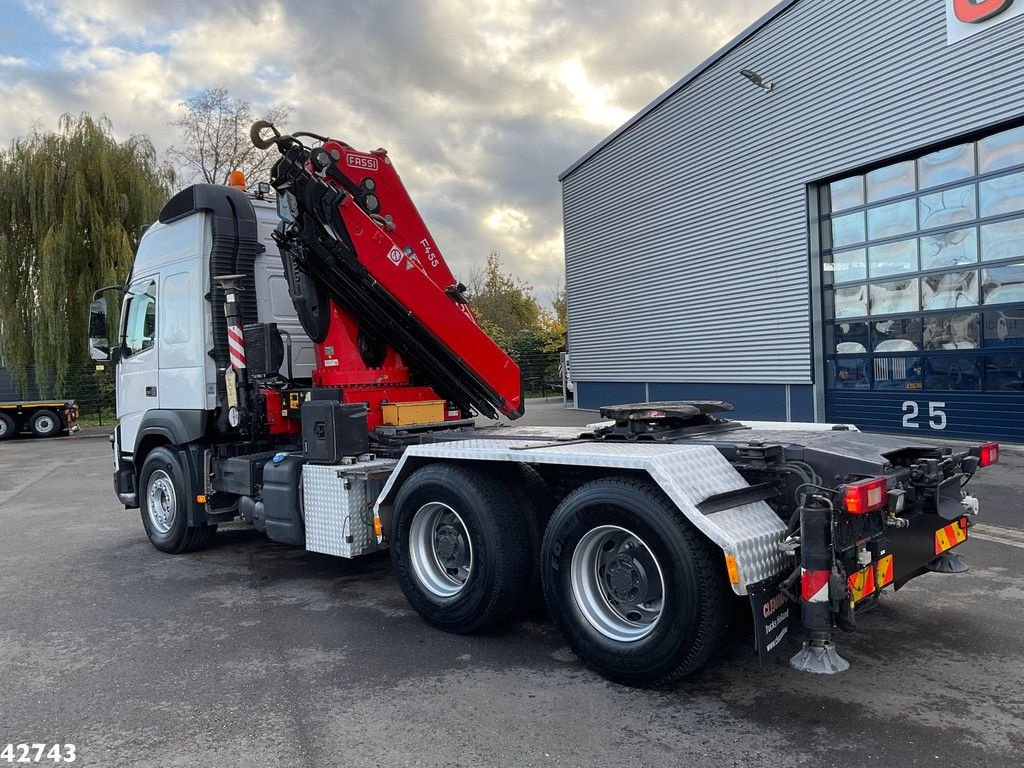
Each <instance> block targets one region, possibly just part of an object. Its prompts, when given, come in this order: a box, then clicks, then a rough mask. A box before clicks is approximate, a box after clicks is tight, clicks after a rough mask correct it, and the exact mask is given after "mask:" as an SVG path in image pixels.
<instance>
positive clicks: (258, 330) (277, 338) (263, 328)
mask: <svg viewBox="0 0 1024 768" xmlns="http://www.w3.org/2000/svg"><path fill="white" fill-rule="evenodd" d="M242 334H243V338H244V339H245V363H246V366H247V367H248V368H249V375H250V376H264V377H266V376H278V375H279V371H280V370H281V366H282V365H284V341H282V340H281V333H280V332H279V331H278V330H277V323H253V324H252V325H247V326H245V328H243V329H242Z"/></svg>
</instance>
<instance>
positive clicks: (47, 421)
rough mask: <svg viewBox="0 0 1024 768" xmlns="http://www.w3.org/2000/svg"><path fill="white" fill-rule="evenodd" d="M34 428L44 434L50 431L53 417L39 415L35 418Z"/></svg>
mask: <svg viewBox="0 0 1024 768" xmlns="http://www.w3.org/2000/svg"><path fill="white" fill-rule="evenodd" d="M36 429H37V430H38V431H39V432H42V433H44V434H45V433H46V432H50V431H51V430H52V429H53V419H51V418H50V417H49V416H40V417H39V418H37V419H36Z"/></svg>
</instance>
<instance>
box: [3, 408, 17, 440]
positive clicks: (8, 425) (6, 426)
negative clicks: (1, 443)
mask: <svg viewBox="0 0 1024 768" xmlns="http://www.w3.org/2000/svg"><path fill="white" fill-rule="evenodd" d="M16 433H17V429H16V427H15V424H14V419H12V418H11V417H10V416H8V415H7V414H6V413H0V440H10V439H11V438H12V437H14V435H15V434H16Z"/></svg>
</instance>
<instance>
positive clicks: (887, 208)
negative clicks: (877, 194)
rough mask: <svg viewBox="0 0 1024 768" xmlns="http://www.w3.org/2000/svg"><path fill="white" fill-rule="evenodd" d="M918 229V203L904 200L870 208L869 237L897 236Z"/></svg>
mask: <svg viewBox="0 0 1024 768" xmlns="http://www.w3.org/2000/svg"><path fill="white" fill-rule="evenodd" d="M915 229H917V203H916V202H915V201H914V200H904V201H902V202H899V203H890V204H889V205H882V206H879V207H878V208H871V209H869V210H868V237H869V238H870V239H871V240H881V239H882V238H885V237H896V236H898V235H905V234H907V233H908V232H913V231H914V230H915Z"/></svg>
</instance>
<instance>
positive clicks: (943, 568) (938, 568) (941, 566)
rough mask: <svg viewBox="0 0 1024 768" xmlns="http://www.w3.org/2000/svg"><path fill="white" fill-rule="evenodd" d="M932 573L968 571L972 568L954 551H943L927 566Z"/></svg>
mask: <svg viewBox="0 0 1024 768" xmlns="http://www.w3.org/2000/svg"><path fill="white" fill-rule="evenodd" d="M925 568H927V569H928V570H929V571H931V572H932V573H966V572H967V571H969V570H970V568H968V567H967V564H966V563H965V562H964V561H963V560H961V559H960V556H959V555H957V554H954V553H953V552H943V553H942V554H941V555H939V556H938V557H936V558H935V559H934V560H932V561H931V562H930V563H928V565H926V566H925Z"/></svg>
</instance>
